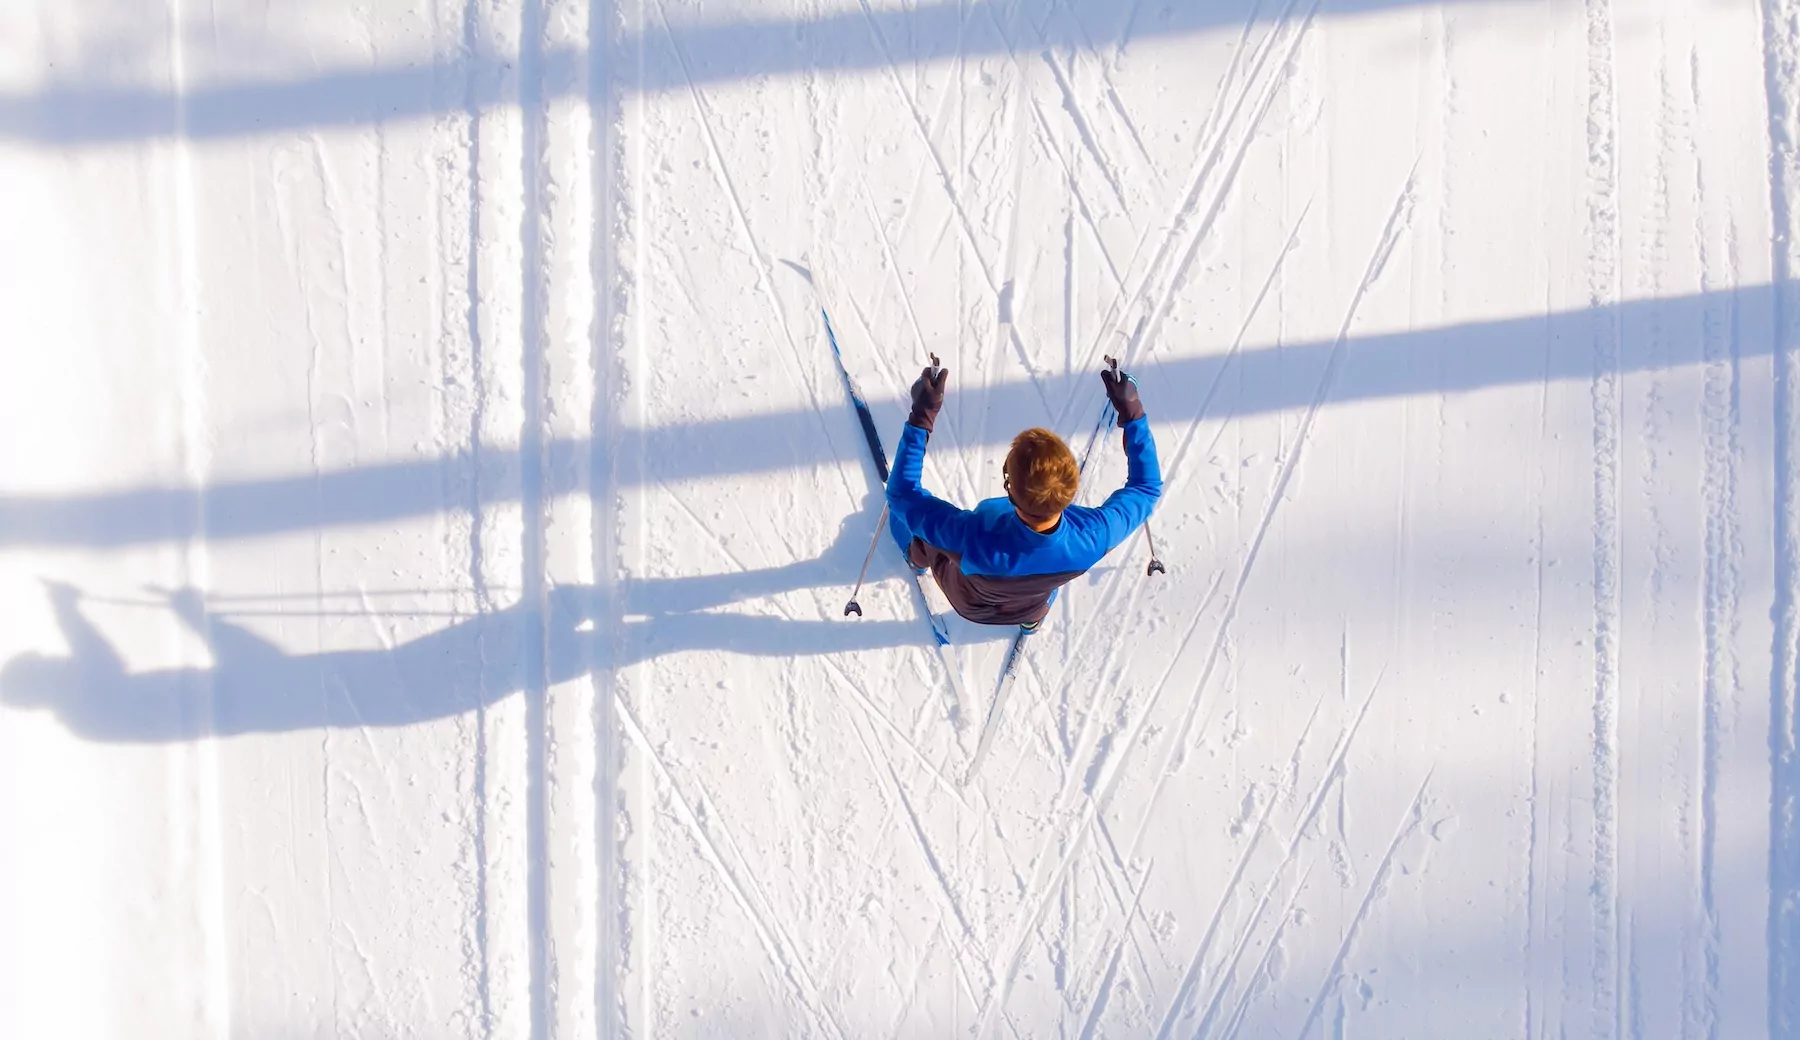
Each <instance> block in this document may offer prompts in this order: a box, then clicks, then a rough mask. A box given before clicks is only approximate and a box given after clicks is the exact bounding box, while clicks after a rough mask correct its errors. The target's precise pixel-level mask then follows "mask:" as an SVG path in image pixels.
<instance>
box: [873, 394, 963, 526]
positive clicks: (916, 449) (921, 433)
mask: <svg viewBox="0 0 1800 1040" xmlns="http://www.w3.org/2000/svg"><path fill="white" fill-rule="evenodd" d="M929 436H930V431H928V430H926V429H924V428H922V427H919V426H914V425H913V424H911V423H907V424H906V425H905V426H903V427H901V432H900V447H899V448H898V449H897V450H896V451H895V452H894V468H893V471H892V472H890V473H889V474H888V482H887V500H888V508H889V509H892V510H893V511H894V515H896V516H898V517H899V518H900V520H901V522H902V523H904V524H905V525H906V526H907V528H908V529H909V530H911V531H912V533H913V534H914V535H916V536H917V537H919V538H923V539H924V540H925V541H926V542H927V543H929V544H931V545H935V546H937V547H938V548H939V549H943V550H945V551H947V552H953V553H962V552H966V551H967V550H966V548H965V546H966V545H967V544H968V541H969V532H970V530H971V529H972V528H973V527H974V526H975V514H974V513H972V512H970V511H968V510H966V509H958V508H956V507H955V506H953V505H951V504H950V503H948V502H946V501H944V500H943V499H941V498H938V497H937V496H935V495H933V494H932V493H931V492H929V491H927V490H925V485H924V483H923V479H924V474H925V441H926V438H928V437H929Z"/></svg>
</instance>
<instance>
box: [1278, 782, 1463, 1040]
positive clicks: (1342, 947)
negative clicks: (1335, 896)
mask: <svg viewBox="0 0 1800 1040" xmlns="http://www.w3.org/2000/svg"><path fill="white" fill-rule="evenodd" d="M1431 776H1432V773H1431V771H1429V770H1428V771H1427V772H1426V773H1425V778H1424V779H1423V780H1421V781H1419V790H1418V793H1417V794H1415V795H1413V800H1412V804H1411V805H1409V806H1408V807H1407V809H1406V812H1405V813H1404V814H1403V815H1402V816H1401V817H1400V822H1399V824H1398V825H1396V826H1395V828H1394V840H1393V841H1391V842H1389V843H1388V847H1387V851H1386V852H1384V853H1383V854H1382V856H1381V862H1380V863H1379V864H1378V865H1377V866H1376V868H1375V876H1374V877H1373V878H1371V879H1370V880H1369V887H1368V889H1367V890H1366V891H1364V893H1363V898H1362V902H1361V903H1360V904H1358V905H1357V907H1356V913H1355V915H1354V916H1352V917H1351V918H1350V924H1349V926H1348V927H1347V928H1345V929H1344V938H1343V940H1342V941H1341V942H1339V943H1338V949H1337V954H1336V956H1334V957H1332V959H1331V967H1330V968H1328V969H1326V971H1325V977H1324V979H1322V980H1321V981H1320V982H1319V992H1318V994H1317V995H1316V996H1314V997H1313V1000H1312V1010H1311V1011H1310V1012H1309V1013H1308V1014H1307V1016H1306V1022H1305V1024H1304V1025H1302V1026H1301V1027H1300V1032H1299V1033H1298V1034H1296V1040H1305V1038H1306V1037H1307V1035H1308V1034H1310V1033H1311V1032H1312V1027H1313V1024H1314V1023H1315V1022H1317V1021H1318V1019H1319V1013H1320V1011H1321V1010H1323V1009H1324V1007H1325V997H1326V994H1328V993H1330V992H1331V987H1332V984H1333V983H1335V982H1336V981H1337V979H1338V974H1339V972H1341V971H1343V968H1344V958H1345V957H1346V956H1347V955H1348V954H1349V952H1350V947H1351V945H1352V944H1353V943H1355V942H1356V933H1357V932H1358V931H1359V930H1360V929H1361V928H1362V923H1363V921H1364V920H1365V919H1366V918H1367V917H1368V916H1369V908H1370V907H1372V906H1373V905H1374V904H1375V900H1376V899H1377V898H1378V897H1379V896H1380V895H1381V894H1382V893H1383V892H1385V891H1386V887H1385V886H1386V884H1387V875H1388V870H1389V869H1390V868H1392V867H1393V865H1394V853H1395V852H1397V851H1399V849H1400V845H1401V843H1402V842H1404V841H1405V840H1406V839H1407V837H1408V836H1410V835H1411V834H1412V833H1413V832H1414V831H1416V830H1417V829H1418V827H1419V824H1420V822H1421V820H1422V817H1421V815H1420V813H1421V810H1422V808H1423V806H1424V804H1425V789H1426V788H1427V787H1429V786H1430V784H1431Z"/></svg>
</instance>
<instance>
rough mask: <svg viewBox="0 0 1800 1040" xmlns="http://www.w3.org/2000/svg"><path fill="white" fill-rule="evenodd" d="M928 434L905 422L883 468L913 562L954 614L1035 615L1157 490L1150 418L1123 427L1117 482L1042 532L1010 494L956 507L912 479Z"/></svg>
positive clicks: (982, 617)
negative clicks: (1121, 475)
mask: <svg viewBox="0 0 1800 1040" xmlns="http://www.w3.org/2000/svg"><path fill="white" fill-rule="evenodd" d="M927 437H928V434H927V433H926V431H924V430H922V429H920V428H918V427H917V426H912V425H910V424H909V425H908V426H906V427H905V429H904V430H903V432H902V433H901V435H900V447H899V449H898V450H897V451H896V452H895V454H894V468H893V471H892V472H891V473H890V474H889V475H888V483H887V499H888V507H889V508H890V509H891V510H893V512H894V515H895V516H896V517H897V518H898V519H899V521H900V523H901V524H902V525H904V526H905V528H907V529H908V530H910V531H911V532H912V534H913V536H914V537H915V538H917V539H918V540H920V541H923V542H925V543H926V548H927V549H931V548H935V549H938V550H942V552H941V553H938V554H935V555H934V554H931V553H929V552H926V553H924V554H923V555H924V556H925V557H927V558H929V559H928V561H927V560H924V559H921V558H920V556H921V554H920V553H918V552H915V553H914V562H915V563H917V564H919V565H920V566H929V567H931V568H932V570H933V572H934V573H935V574H936V576H937V579H938V584H939V585H940V586H942V587H943V589H944V592H945V594H946V595H947V597H948V598H949V599H950V602H951V603H952V604H953V605H954V606H955V607H956V610H957V612H958V613H960V614H962V615H963V616H964V617H967V618H969V620H971V621H977V622H982V623H985V624H1016V623H1019V622H1028V621H1033V620H1036V619H1037V618H1041V617H1042V616H1043V615H1044V613H1045V612H1046V611H1047V606H1048V603H1049V599H1050V594H1051V592H1052V591H1054V590H1055V589H1056V588H1058V587H1060V586H1062V585H1064V584H1066V583H1067V582H1068V581H1070V580H1071V579H1073V578H1075V577H1077V576H1079V575H1080V574H1082V573H1083V572H1085V571H1087V570H1088V569H1089V568H1091V567H1093V566H1094V565H1095V564H1096V563H1099V562H1100V560H1101V559H1102V558H1104V557H1105V556H1106V554H1107V553H1109V552H1111V551H1112V550H1113V548H1114V547H1115V546H1117V545H1118V544H1119V543H1120V542H1123V541H1124V540H1125V539H1126V538H1127V537H1129V536H1130V534H1131V532H1133V531H1135V530H1137V528H1138V525H1139V524H1142V523H1143V522H1144V521H1145V520H1147V519H1149V517H1150V511H1151V510H1152V509H1154V508H1155V506H1156V501H1157V499H1158V498H1159V497H1161V495H1162V470H1161V468H1160V467H1159V466H1158V465H1157V461H1156V442H1155V440H1154V439H1152V437H1151V436H1150V420H1148V419H1137V420H1134V421H1132V422H1130V423H1127V424H1126V426H1125V459H1126V477H1125V486H1124V487H1122V488H1120V489H1119V490H1117V491H1114V492H1113V493H1112V494H1111V495H1109V496H1108V497H1107V499H1106V501H1105V502H1103V503H1101V504H1100V505H1099V506H1075V505H1072V506H1070V507H1069V508H1068V509H1065V510H1064V511H1063V515H1062V520H1061V522H1060V523H1058V524H1057V526H1056V527H1054V528H1052V529H1051V530H1049V531H1047V532H1043V533H1039V532H1037V531H1034V530H1032V529H1031V528H1030V526H1028V525H1027V524H1026V523H1025V521H1023V520H1021V519H1019V515H1018V513H1017V512H1015V511H1014V510H1013V505H1012V502H1011V501H1010V500H1008V499H1006V498H990V499H986V500H984V501H983V502H981V503H980V504H979V505H977V506H976V507H975V508H974V509H958V508H957V507H956V506H953V505H951V504H950V503H948V502H945V501H944V500H943V499H940V498H937V497H936V496H934V495H933V494H932V493H931V492H929V491H927V490H925V488H924V486H923V484H922V483H921V478H922V476H923V473H924V466H925V444H926V438H927Z"/></svg>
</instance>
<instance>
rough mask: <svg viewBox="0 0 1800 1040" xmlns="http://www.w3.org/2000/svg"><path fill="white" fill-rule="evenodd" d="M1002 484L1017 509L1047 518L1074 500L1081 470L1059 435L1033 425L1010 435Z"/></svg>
mask: <svg viewBox="0 0 1800 1040" xmlns="http://www.w3.org/2000/svg"><path fill="white" fill-rule="evenodd" d="M1006 484H1007V489H1006V490H1007V497H1009V498H1011V499H1012V503H1013V506H1014V507H1015V508H1017V509H1018V510H1019V512H1021V513H1024V514H1028V515H1029V516H1031V517H1033V518H1035V519H1039V520H1048V519H1050V518H1051V517H1053V516H1055V515H1057V514H1058V513H1060V512H1062V511H1063V510H1065V509H1067V508H1068V507H1069V503H1071V502H1073V501H1075V492H1076V490H1077V489H1078V488H1079V487H1080V484H1081V471H1080V470H1079V469H1078V468H1076V465H1075V454H1074V453H1073V452H1071V451H1070V450H1069V446H1068V445H1067V444H1064V443H1063V439H1062V438H1061V437H1058V436H1057V435H1056V434H1054V433H1051V432H1050V431H1049V430H1046V429H1044V428H1043V427H1041V426H1034V427H1032V428H1031V429H1029V430H1026V431H1025V432H1023V433H1021V434H1019V435H1018V436H1017V437H1014V438H1013V442H1012V450H1011V451H1008V452H1007V453H1006Z"/></svg>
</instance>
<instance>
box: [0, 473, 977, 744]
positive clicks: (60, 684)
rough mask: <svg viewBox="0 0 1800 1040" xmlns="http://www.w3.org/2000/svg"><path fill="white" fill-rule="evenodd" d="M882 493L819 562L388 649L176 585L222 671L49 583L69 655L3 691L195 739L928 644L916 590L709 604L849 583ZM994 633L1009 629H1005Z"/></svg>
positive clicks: (443, 632) (456, 630) (594, 596)
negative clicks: (616, 676)
mask: <svg viewBox="0 0 1800 1040" xmlns="http://www.w3.org/2000/svg"><path fill="white" fill-rule="evenodd" d="M871 497H872V498H873V499H874V502H875V507H866V508H865V509H864V510H863V511H862V512H860V513H858V514H856V515H855V516H853V517H851V518H849V519H848V520H846V521H845V525H844V530H843V532H842V533H841V534H840V536H839V538H838V540H837V542H836V543H835V544H834V545H833V546H832V547H831V548H830V549H828V550H827V551H826V552H825V553H824V554H823V555H821V556H819V557H818V558H816V559H812V560H804V561H800V562H796V563H793V564H788V565H786V566H781V567H772V568H764V569H760V570H754V571H747V572H742V573H735V574H723V575H709V576H704V577H683V578H673V579H662V580H655V579H652V580H647V581H642V582H633V583H629V584H628V586H627V588H626V589H625V590H624V591H623V593H622V595H621V596H619V597H618V598H619V599H620V600H622V603H620V604H619V605H617V606H613V605H612V604H611V601H609V599H608V598H607V596H606V595H605V594H604V592H603V590H600V589H596V588H593V587H590V586H585V585H569V586H559V587H556V588H554V589H551V590H550V591H549V592H548V593H547V594H546V595H545V596H544V597H543V600H542V602H541V604H527V603H520V604H517V605H514V606H510V607H507V608H504V609H500V610H495V611H491V612H488V613H483V614H478V615H475V616H473V617H469V618H465V619H462V620H458V621H456V622H453V623H451V624H449V625H447V626H445V627H443V628H441V629H438V630H437V631H434V632H431V633H429V634H427V635H424V636H420V637H418V638H416V639H412V640H409V641H407V642H403V643H399V644H397V645H395V646H393V647H392V648H381V649H367V650H339V651H329V652H324V653H316V654H291V653H288V652H286V651H284V650H282V649H281V648H280V647H279V646H278V645H276V644H275V643H273V642H271V641H270V640H268V639H266V638H264V637H263V636H260V635H258V634H256V633H255V632H254V631H252V630H251V629H249V628H248V627H246V626H245V625H243V624H241V623H239V622H237V621H234V620H233V619H232V618H231V617H230V615H229V613H223V614H221V613H213V612H211V611H209V610H208V607H207V605H206V603H205V602H204V601H203V599H202V598H201V597H200V596H199V595H198V594H197V593H195V592H193V591H192V590H182V591H177V592H173V593H169V594H168V595H167V604H168V608H169V609H170V610H172V611H173V612H174V614H175V615H176V616H177V617H179V618H180V619H181V621H182V622H183V623H184V624H185V625H187V626H188V627H189V628H191V629H192V630H193V631H194V632H195V633H196V634H197V635H199V636H200V638H202V639H203V640H204V641H205V642H206V645H207V646H208V648H209V649H210V651H211V655H212V658H213V662H214V663H213V665H212V667H210V668H171V669H161V670H155V671H143V672H132V671H129V670H128V669H127V666H126V662H125V661H124V659H123V657H122V656H121V655H120V654H119V652H118V650H117V649H116V648H115V647H114V646H113V644H112V643H111V642H110V641H109V640H108V639H107V638H106V637H105V636H104V635H103V634H102V633H101V631H100V630H99V628H98V627H96V626H95V624H94V623H93V621H92V620H91V619H90V618H89V617H88V616H87V615H86V613H84V611H83V608H82V603H81V601H82V594H81V593H80V592H79V591H78V590H77V589H75V588H74V587H72V586H69V585H66V584H60V583H47V589H48V594H49V598H50V603H51V607H52V609H53V610H54V611H55V614H56V619H57V623H58V624H59V626H60V627H61V629H62V632H63V635H64V638H65V639H66V641H67V643H68V645H69V648H70V653H69V654H68V655H54V656H51V655H42V654H25V655H22V656H19V657H16V658H14V659H12V660H11V661H9V662H7V664H6V665H5V666H4V667H0V702H4V703H7V704H10V705H13V706H17V707H29V708H41V709H47V710H50V711H53V712H55V713H56V714H57V715H58V716H59V717H60V718H61V720H62V722H63V723H64V724H65V725H67V726H68V727H69V728H70V729H71V730H72V731H74V732H76V733H79V734H81V735H83V736H85V737H88V738H91V739H95V740H107V741H166V740H183V739H191V738H195V737H199V736H203V735H206V734H218V735H232V734H239V733H268V732H284V731H288V730H297V729H313V728H320V727H338V726H359V727H360V726H400V725H407V724H409V723H414V722H420V721H425V720H429V719H437V718H443V717H446V716H450V715H455V714H458V713H461V712H465V711H469V710H472V709H473V708H475V707H476V706H477V705H481V704H489V703H493V702H494V701H497V700H499V699H501V698H504V697H507V696H510V695H512V694H514V693H517V692H519V691H521V690H524V689H527V688H537V686H538V685H539V684H543V683H559V682H564V681H567V680H570V679H574V678H578V677H580V676H582V675H585V674H588V673H589V672H591V671H593V670H595V669H596V668H599V667H603V666H611V667H625V666H628V665H631V664H635V663H638V662H641V661H644V660H647V659H649V658H653V657H660V656H664V655H668V654H675V653H681V652H684V651H705V650H724V651H730V652H735V653H742V654H752V655H760V656H783V657H788V656H804V655H812V654H835V653H846V652H851V651H858V650H872V649H879V648H885V647H901V646H914V645H917V646H923V645H925V643H926V642H927V641H928V639H929V636H928V629H927V628H926V626H925V624H924V622H923V620H921V619H920V618H918V617H916V616H914V612H913V611H912V608H911V603H910V600H902V601H901V603H902V604H903V609H904V610H905V611H906V613H905V614H904V615H903V616H900V617H895V618H885V619H884V618H880V617H873V616H872V617H865V618H860V619H858V618H849V619H842V618H835V617H828V618H826V619H819V620H814V619H794V618H790V617H786V616H779V615H756V614H747V613H736V612H729V611H725V610H714V609H711V608H717V607H724V606H727V605H729V604H734V603H741V602H743V601H745V600H748V599H753V598H759V597H770V596H775V595H778V594H781V593H789V592H794V591H797V590H803V589H808V588H819V587H821V586H831V585H842V584H843V582H844V580H845V576H846V575H852V576H853V575H854V574H855V573H856V570H857V568H858V567H860V566H861V564H862V558H863V554H864V553H865V552H866V551H867V549H868V537H869V533H870V532H871V530H872V528H873V525H874V524H875V522H876V518H877V516H878V515H879V514H878V508H877V507H878V505H879V496H871ZM876 560H877V564H878V566H876V567H874V568H872V572H871V579H874V578H876V577H888V578H891V577H893V576H895V575H896V574H898V573H899V572H900V564H899V563H898V560H897V558H896V554H894V553H893V552H892V551H891V548H890V551H888V552H886V553H883V552H882V551H881V547H877V556H876ZM883 561H885V569H883V566H882V564H883ZM821 595H822V593H821ZM864 598H865V601H866V600H867V599H868V596H867V592H865V594H864ZM765 602H766V600H765ZM815 609H816V608H815ZM833 612H834V613H835V611H833ZM871 613H873V611H871ZM298 616H304V615H298ZM982 635H984V636H985V638H989V639H999V638H1003V637H1004V633H1000V632H999V630H997V629H996V630H992V632H991V633H982ZM540 647H541V648H542V650H541V651H539V650H538V648H540ZM540 653H541V657H542V660H541V665H540V662H539V661H538V660H537V658H538V656H539V654H540Z"/></svg>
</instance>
